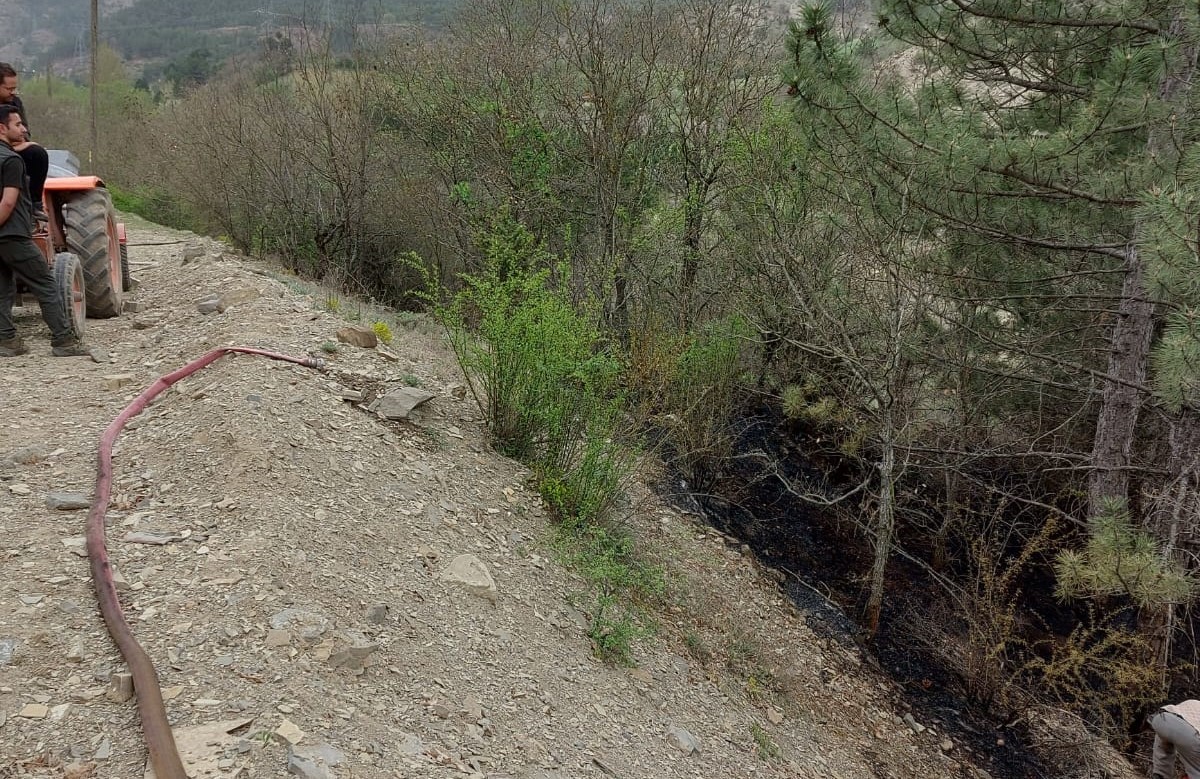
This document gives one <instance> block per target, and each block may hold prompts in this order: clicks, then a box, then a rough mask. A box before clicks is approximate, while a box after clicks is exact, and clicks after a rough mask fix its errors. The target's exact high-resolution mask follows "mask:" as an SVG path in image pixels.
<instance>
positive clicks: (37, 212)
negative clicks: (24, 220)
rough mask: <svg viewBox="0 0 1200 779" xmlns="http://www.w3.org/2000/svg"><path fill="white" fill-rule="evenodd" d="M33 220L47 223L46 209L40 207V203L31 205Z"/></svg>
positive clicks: (48, 219)
mask: <svg viewBox="0 0 1200 779" xmlns="http://www.w3.org/2000/svg"><path fill="white" fill-rule="evenodd" d="M33 219H34V221H35V222H49V221H50V217H48V216H46V208H45V206H43V205H42V201H40V200H39V201H38V202H36V203H34V204H33Z"/></svg>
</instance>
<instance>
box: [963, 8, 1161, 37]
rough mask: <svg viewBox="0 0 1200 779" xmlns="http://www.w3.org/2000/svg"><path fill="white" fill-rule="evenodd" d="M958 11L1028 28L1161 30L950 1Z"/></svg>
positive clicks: (1148, 25) (1143, 24) (1144, 24)
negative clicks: (985, 8) (997, 10)
mask: <svg viewBox="0 0 1200 779" xmlns="http://www.w3.org/2000/svg"><path fill="white" fill-rule="evenodd" d="M950 2H952V3H953V4H954V5H955V6H957V7H958V9H959V10H960V11H962V12H963V13H965V14H967V15H969V16H975V17H978V18H981V19H994V20H996V21H1001V22H1011V23H1012V24H1023V25H1026V26H1029V27H1043V26H1044V27H1070V28H1079V29H1083V28H1087V27H1103V28H1106V29H1112V30H1117V29H1127V30H1141V31H1142V32H1146V33H1150V34H1151V35H1158V34H1160V33H1161V32H1162V29H1161V28H1160V27H1159V26H1158V25H1157V24H1154V23H1152V22H1142V21H1138V20H1135V19H1062V18H1057V19H1056V18H1042V19H1039V18H1037V17H1036V16H1020V15H1017V14H1001V13H989V12H987V11H983V10H980V9H979V8H977V7H976V4H974V3H969V2H966V0H950Z"/></svg>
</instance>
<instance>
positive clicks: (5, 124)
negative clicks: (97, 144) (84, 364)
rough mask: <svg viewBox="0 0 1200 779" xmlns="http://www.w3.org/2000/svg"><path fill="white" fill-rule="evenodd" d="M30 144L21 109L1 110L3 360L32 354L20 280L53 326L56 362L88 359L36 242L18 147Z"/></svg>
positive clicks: (0, 329)
mask: <svg viewBox="0 0 1200 779" xmlns="http://www.w3.org/2000/svg"><path fill="white" fill-rule="evenodd" d="M24 139H25V122H24V121H23V120H22V119H21V115H20V114H19V113H17V109H16V108H14V107H12V106H11V105H0V357H16V356H18V355H21V354H25V353H27V352H28V351H29V349H27V348H26V347H25V344H24V343H23V342H22V341H21V339H20V338H19V337H18V336H17V330H16V328H15V327H14V326H13V320H12V308H13V302H14V301H15V296H16V286H15V285H14V283H13V280H14V276H15V277H16V278H17V279H20V280H21V281H22V282H23V283H24V284H25V286H26V287H28V288H29V289H30V291H31V292H33V294H34V295H35V296H37V299H38V303H39V304H40V305H41V307H42V318H43V319H45V320H46V324H47V325H49V326H50V346H51V347H52V349H51V353H52V354H53V355H54V356H55V357H87V356H90V355H91V351H90V350H89V349H88V348H87V347H86V346H84V344H83V343H81V342H80V341H79V339H78V338H76V337H75V331H74V329H73V328H72V327H71V320H70V319H69V318H68V317H67V312H66V310H65V309H64V308H63V301H62V300H61V299H60V297H59V294H58V290H57V289H56V287H55V284H54V275H53V274H52V273H51V272H50V267H49V266H48V265H47V264H46V258H45V257H43V256H42V252H41V251H40V250H39V249H38V247H37V244H35V243H34V242H33V207H32V203H31V202H30V200H29V189H28V187H27V185H26V182H25V162H24V160H22V159H21V156H20V155H19V154H17V153H16V152H15V151H13V147H14V146H16V145H17V144H19V143H21V142H22V141H23V140H24Z"/></svg>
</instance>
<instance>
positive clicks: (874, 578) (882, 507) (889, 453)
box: [866, 414, 896, 636]
mask: <svg viewBox="0 0 1200 779" xmlns="http://www.w3.org/2000/svg"><path fill="white" fill-rule="evenodd" d="M888 416H889V417H890V414H889V415H888ZM890 422H891V420H890V419H887V420H885V424H886V425H888V427H886V428H885V438H884V440H883V442H882V444H881V447H880V448H881V450H882V451H881V455H882V456H881V457H880V461H879V513H878V515H877V516H876V517H875V544H874V552H875V559H874V562H873V563H872V565H871V584H870V587H871V589H870V592H869V593H868V595H867V607H866V622H867V632H868V633H869V634H870V635H871V636H874V635H875V634H876V633H877V632H878V631H879V614H880V612H881V611H882V610H883V589H884V579H885V574H886V573H887V562H888V558H889V557H891V554H892V537H893V535H894V534H895V530H896V496H895V491H896V445H895V442H894V441H893V440H892V436H891V430H890Z"/></svg>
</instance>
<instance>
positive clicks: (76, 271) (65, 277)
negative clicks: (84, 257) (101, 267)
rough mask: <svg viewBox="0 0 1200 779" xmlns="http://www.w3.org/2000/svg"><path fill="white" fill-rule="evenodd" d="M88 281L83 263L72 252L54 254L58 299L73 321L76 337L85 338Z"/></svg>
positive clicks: (68, 317) (72, 326) (72, 325)
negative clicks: (85, 279)
mask: <svg viewBox="0 0 1200 779" xmlns="http://www.w3.org/2000/svg"><path fill="white" fill-rule="evenodd" d="M86 286H87V285H86V283H85V281H84V277H83V263H81V262H80V261H79V258H78V257H76V256H75V255H74V254H71V253H70V252H59V253H58V254H56V255H54V287H55V289H57V290H58V299H59V300H60V301H62V306H63V309H64V310H65V311H66V312H67V319H69V320H70V321H71V329H72V330H73V331H74V332H75V337H76V338H78V339H79V340H81V341H82V340H83V330H84V320H86V319H87V313H88V304H87V291H86Z"/></svg>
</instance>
